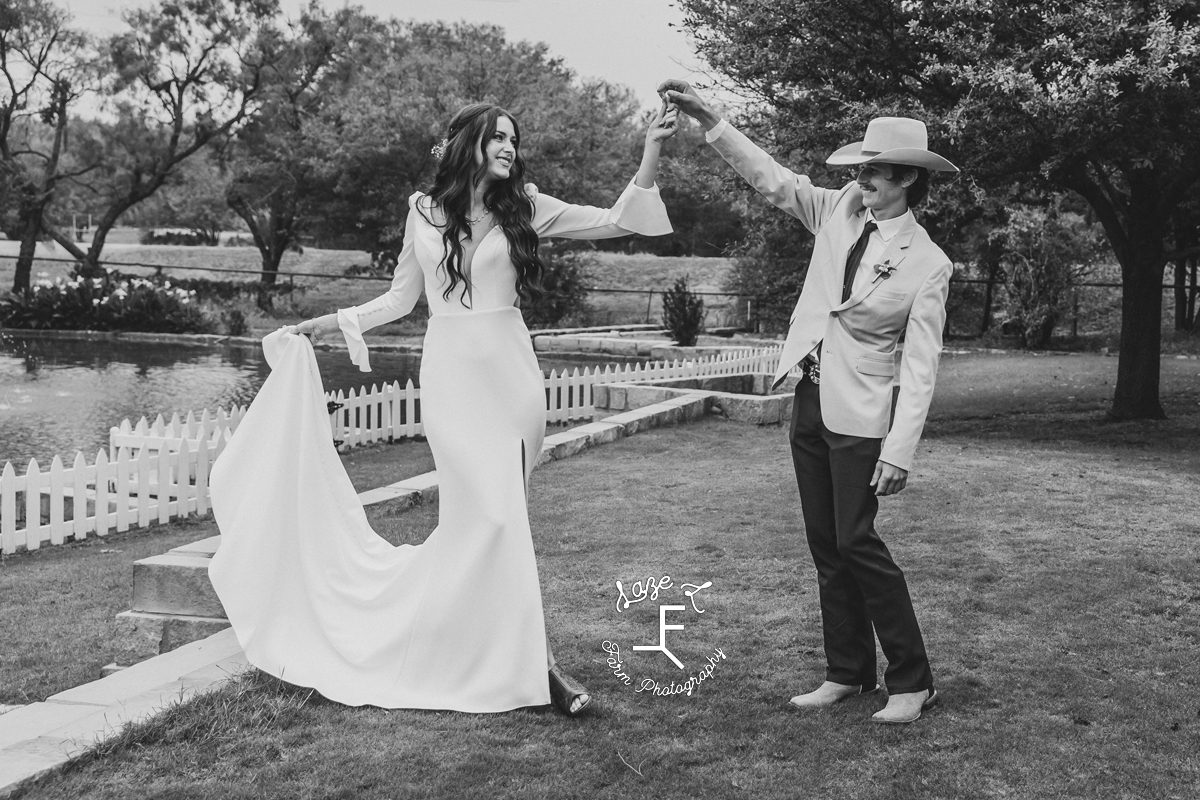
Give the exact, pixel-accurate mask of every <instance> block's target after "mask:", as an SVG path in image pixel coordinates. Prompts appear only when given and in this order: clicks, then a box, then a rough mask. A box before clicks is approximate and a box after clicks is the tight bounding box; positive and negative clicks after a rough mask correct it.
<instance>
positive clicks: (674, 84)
mask: <svg viewBox="0 0 1200 800" xmlns="http://www.w3.org/2000/svg"><path fill="white" fill-rule="evenodd" d="M658 94H659V95H660V96H661V97H662V98H663V100H665V101H666V102H667V104H668V106H670V107H672V108H678V109H679V110H680V111H682V112H683V113H685V114H687V115H688V116H689V117H691V118H692V119H694V120H696V121H697V122H699V123H700V124H701V125H702V126H703V127H704V130H706V131H708V130H712V128H713V126H715V125H716V124H717V123H718V122H720V121H721V115H720V114H718V113H716V112H715V111H713V110H712V109H711V108H710V107H709V105H708V103H706V102H704V98H702V97H701V96H700V95H698V94H696V90H695V89H693V88H692V86H691V84H689V83H688V82H687V81H681V80H679V79H678V78H667V79H666V80H665V81H663V82H662V83H660V84H659V85H658Z"/></svg>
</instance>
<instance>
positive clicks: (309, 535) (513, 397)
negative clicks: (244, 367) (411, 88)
mask: <svg viewBox="0 0 1200 800" xmlns="http://www.w3.org/2000/svg"><path fill="white" fill-rule="evenodd" d="M675 115H676V112H675V111H674V110H673V109H672V110H668V109H667V108H665V107H664V108H662V109H660V111H659V113H658V115H657V117H656V118H655V119H654V120H653V122H652V123H651V124H650V127H649V130H648V131H647V133H646V144H645V150H644V153H643V156H642V163H641V167H640V169H639V170H638V172H637V175H636V176H635V177H634V179H633V181H632V182H631V183H630V184H629V185H628V186H627V187H626V189H625V191H624V192H623V193H622V194H621V196H620V197H619V198H618V199H617V202H616V203H615V204H614V205H613V207H612V208H608V209H603V208H596V207H592V206H579V205H571V204H569V203H565V202H563V201H561V200H557V199H555V198H553V197H549V196H547V195H544V194H541V193H539V192H538V190H537V188H536V187H535V186H533V185H532V184H526V183H524V181H523V175H524V171H525V165H524V162H523V161H522V158H521V134H520V128H519V126H518V124H517V120H516V119H515V118H514V117H513V116H512V115H511V114H509V113H508V112H507V111H505V110H504V109H502V108H499V107H498V106H495V105H490V104H483V103H480V104H475V105H471V106H467V107H466V108H464V109H462V110H461V111H459V112H458V113H457V114H456V115H455V116H454V118H453V119H452V120H451V121H450V127H449V131H448V135H447V137H446V139H445V140H444V141H443V143H442V144H441V145H439V147H438V148H435V151H440V164H439V166H438V170H437V175H436V178H435V179H434V184H433V187H432V189H431V190H430V191H429V192H428V193H427V194H423V193H420V192H418V193H416V194H414V195H413V196H412V197H411V198H409V208H410V210H409V213H408V221H407V223H406V227H405V233H404V246H403V250H402V251H401V253H400V258H399V262H398V264H397V266H396V271H395V276H394V278H393V280H392V285H391V288H390V289H389V290H388V291H387V292H386V293H385V294H383V295H380V296H379V297H376V298H375V299H373V300H371V301H369V302H367V303H364V304H363V305H360V306H357V307H354V308H348V309H342V310H340V311H338V312H337V313H336V314H329V315H326V316H322V317H317V318H315V319H311V320H307V321H305V322H302V323H300V324H299V325H297V326H295V327H294V328H283V329H281V330H280V331H277V332H275V333H273V334H271V335H270V336H268V337H267V338H266V339H265V340H264V342H263V345H264V350H265V352H266V355H267V358H268V361H269V362H270V363H271V366H272V374H271V375H270V376H269V378H268V380H267V382H266V383H265V384H264V386H263V388H262V389H261V390H260V392H259V394H258V396H257V397H256V398H255V401H254V403H253V404H252V405H251V407H250V409H249V410H248V412H247V414H246V416H245V417H244V419H243V420H242V422H241V424H240V426H239V428H238V430H237V433H236V435H235V436H234V437H233V439H232V441H231V442H230V443H229V446H228V448H227V449H226V451H225V452H224V454H223V455H222V457H221V459H220V460H219V461H218V462H217V464H216V465H215V468H214V470H213V476H212V498H213V500H212V504H213V511H214V514H215V516H216V519H217V523H218V525H219V526H220V528H221V534H222V538H221V546H220V548H219V550H218V551H217V553H216V556H215V557H214V558H213V560H212V564H211V567H210V570H209V573H210V577H211V579H212V583H213V586H214V588H215V589H216V591H217V594H218V595H219V597H220V599H221V602H222V604H223V605H224V607H225V610H226V613H227V615H228V617H229V620H230V621H231V622H232V624H233V627H234V630H235V632H236V634H237V637H238V640H239V642H240V643H241V645H242V648H243V650H244V651H245V653H246V656H247V658H248V660H249V661H250V663H252V664H254V665H255V666H256V667H258V668H259V669H262V670H264V671H266V672H269V673H271V674H274V675H276V676H279V677H281V678H284V679H285V680H287V681H289V682H291V683H294V684H299V685H302V686H307V687H311V688H314V689H316V690H317V691H319V692H320V693H321V694H323V695H325V696H326V697H328V698H330V699H333V700H336V701H339V702H342V703H345V704H347V705H374V706H381V707H385V708H423V709H451V710H457V711H468V712H498V711H507V710H511V709H514V708H520V707H524V706H536V705H545V704H547V703H549V702H551V701H552V702H553V703H554V705H555V706H556V707H558V708H559V709H560V710H561V711H563V712H564V713H566V714H568V715H574V714H577V713H579V712H580V711H582V710H583V709H584V708H585V707H586V706H587V705H588V703H589V702H590V699H591V698H590V695H589V694H588V692H587V691H586V689H584V688H583V687H582V686H581V685H579V683H578V682H576V681H574V680H573V679H572V678H570V677H569V676H568V675H566V674H565V673H564V672H563V671H562V670H561V669H559V668H558V666H557V665H556V664H555V660H554V656H553V653H552V652H551V648H550V645H549V642H548V640H547V637H546V631H545V622H544V619H543V615H542V599H541V589H540V586H539V583H538V573H537V564H536V561H535V557H534V551H533V540H532V536H531V533H530V528H529V518H528V512H527V506H526V492H527V489H528V480H529V475H530V472H531V470H532V468H533V466H534V464H535V463H536V461H537V458H538V455H539V453H540V451H541V446H542V438H543V436H544V434H545V427H546V396H545V390H544V382H543V377H542V372H541V369H540V367H539V365H538V362H537V358H536V357H535V356H534V352H533V347H532V345H531V343H530V338H529V332H528V330H527V329H526V327H525V323H524V321H523V320H522V317H521V312H520V310H519V305H520V303H521V302H529V301H533V300H536V299H537V297H538V295H539V294H540V292H541V276H542V262H541V260H540V258H539V256H538V240H539V238H544V237H555V236H557V237H564V238H573V239H602V238H609V237H615V236H624V235H627V234H630V233H641V234H645V235H651V236H653V235H660V234H665V233H670V232H671V225H670V222H669V220H668V219H667V214H666V209H665V208H664V206H663V204H662V200H661V198H660V197H659V193H658V188H657V187H656V186H655V176H656V174H657V171H658V157H659V150H660V148H661V145H662V143H663V142H664V141H665V140H666V139H668V138H670V137H671V136H672V135H674V133H675V130H676V119H675ZM422 291H424V292H425V294H426V297H427V298H428V302H429V311H430V319H429V326H428V330H427V332H426V334H425V344H424V351H423V354H422V359H421V370H420V384H421V413H422V422H423V425H424V429H425V435H426V437H427V438H428V440H429V444H430V447H431V449H432V451H433V457H434V460H435V462H436V466H437V475H438V486H439V509H438V525H437V527H436V528H435V529H434V531H433V532H432V533H431V534H430V535H429V537H428V538H427V539H426V540H425V541H424V543H422V544H420V545H416V546H413V545H401V546H399V547H394V546H392V545H391V544H389V543H388V542H386V541H385V540H383V539H382V538H380V537H379V536H378V535H376V534H375V533H374V531H372V530H371V528H370V526H369V524H368V523H367V520H366V515H365V513H364V512H363V510H362V505H361V503H359V501H358V499H357V497H356V495H355V492H354V489H353V488H352V487H351V485H350V481H349V478H347V477H346V474H345V471H344V469H343V468H342V465H341V462H340V460H339V459H338V457H337V454H336V452H335V451H334V448H333V445H332V443H331V436H330V434H329V426H328V415H327V413H326V412H325V408H324V405H325V403H324V395H323V393H322V387H321V385H320V379H319V377H318V375H317V370H316V362H315V359H314V357H313V355H312V347H311V345H310V344H309V340H308V338H305V337H306V336H308V337H312V338H314V339H316V338H319V337H322V336H326V335H330V334H334V333H336V332H338V331H340V332H341V334H342V335H343V336H344V337H345V340H346V344H347V345H348V347H349V353H350V358H351V359H352V360H353V361H354V363H355V364H357V365H358V366H359V367H360V368H361V369H362V370H364V371H369V370H370V365H369V355H368V348H367V345H366V343H365V342H364V340H363V333H364V332H366V331H367V330H369V329H371V328H374V327H376V326H378V325H382V324H383V323H386V322H391V321H393V320H395V319H398V318H400V317H402V316H404V315H406V314H408V313H409V312H410V311H411V310H412V309H413V306H414V305H415V304H416V302H417V299H418V297H419V296H420V295H421V292H422ZM298 334H304V335H303V336H302V335H298Z"/></svg>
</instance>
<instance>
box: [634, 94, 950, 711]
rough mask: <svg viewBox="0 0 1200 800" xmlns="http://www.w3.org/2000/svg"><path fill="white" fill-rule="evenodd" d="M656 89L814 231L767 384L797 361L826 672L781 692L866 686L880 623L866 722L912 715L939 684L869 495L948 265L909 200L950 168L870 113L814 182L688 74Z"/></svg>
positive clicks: (897, 461) (823, 696) (818, 703)
mask: <svg viewBox="0 0 1200 800" xmlns="http://www.w3.org/2000/svg"><path fill="white" fill-rule="evenodd" d="M658 91H659V93H660V94H661V95H663V96H664V98H665V99H666V101H667V102H668V103H670V104H672V105H674V106H676V107H678V108H679V109H680V110H681V111H683V112H684V113H685V114H688V115H689V116H691V117H693V118H695V119H696V120H697V121H698V122H699V123H700V124H701V125H702V126H703V127H704V129H705V130H706V131H707V134H706V138H707V140H708V142H709V143H710V144H711V145H712V146H713V147H714V148H716V150H717V152H719V153H720V154H721V156H722V157H724V159H725V160H726V161H728V162H729V163H730V164H731V165H732V166H733V168H734V169H735V170H737V171H738V173H739V174H740V175H741V176H742V177H743V178H745V179H746V180H747V181H748V182H749V183H750V184H751V185H752V186H753V187H754V188H755V189H757V190H758V192H759V193H760V194H762V195H763V196H764V197H766V198H767V199H768V200H770V201H771V202H772V203H773V204H775V205H776V206H778V207H779V208H781V209H783V210H784V211H786V212H788V213H789V214H791V215H793V216H795V217H797V218H798V219H799V220H800V221H801V222H802V223H803V224H804V226H805V227H806V228H808V229H809V230H810V231H812V232H813V233H814V234H815V235H816V241H815V243H814V245H813V255H812V261H811V263H810V265H809V268H808V275H807V277H806V279H805V281H804V289H803V291H802V292H801V293H800V300H799V302H798V303H797V304H796V310H795V311H794V312H793V313H792V318H791V325H790V327H789V329H788V336H787V341H786V343H785V344H784V347H783V353H782V356H781V357H780V361H779V369H778V371H777V372H776V373H775V384H776V385H778V384H779V383H780V382H781V381H782V380H783V379H784V377H786V376H787V374H788V372H790V371H791V369H792V368H793V367H795V366H796V365H797V364H799V365H800V366H801V368H802V371H803V378H802V379H801V381H800V382H799V383H798V384H797V385H796V396H795V402H794V405H793V410H792V425H791V431H790V437H791V446H792V461H793V464H794V466H795V469H796V482H797V484H798V485H799V488H800V505H801V509H802V511H803V514H804V527H805V531H806V533H807V537H808V544H809V549H810V550H811V551H812V557H813V561H814V562H815V563H816V567H817V582H818V584H819V586H820V594H821V620H822V627H823V631H824V640H825V657H826V662H827V669H826V673H825V677H826V679H825V682H824V683H823V684H821V686H820V687H818V688H817V689H816V690H815V691H812V692H809V693H807V694H801V695H798V696H796V697H793V698H792V699H791V703H792V704H793V705H795V706H798V707H801V708H821V707H825V706H830V705H833V704H834V703H837V702H839V701H841V700H845V699H847V698H849V697H853V696H855V695H859V694H866V693H869V692H873V691H875V690H876V689H877V688H879V687H878V685H877V684H876V667H875V635H878V636H879V643H880V646H881V648H882V649H883V653H884V655H885V656H886V657H887V660H888V666H887V671H886V672H885V673H884V682H885V683H886V685H887V690H888V702H887V706H886V707H885V708H883V709H882V710H881V711H879V712H878V713H876V714H875V715H874V716H873V717H872V720H873V721H875V722H881V723H892V724H901V723H907V722H914V721H916V720H917V719H919V718H920V716H921V712H922V711H924V710H925V709H927V708H930V707H931V706H933V705H934V704H936V703H937V700H938V695H937V691H936V690H935V689H934V688H933V673H932V672H931V671H930V668H929V659H928V657H927V656H926V654H925V643H924V641H923V639H922V637H921V629H920V626H919V625H918V624H917V617H916V613H915V612H914V611H913V605H912V600H911V599H910V597H909V593H908V585H907V583H906V582H905V580H904V573H903V572H901V571H900V568H899V567H897V566H896V564H895V562H894V561H893V560H892V556H891V554H890V553H889V552H888V548H887V546H886V545H885V544H884V543H883V540H882V539H880V538H879V534H878V533H877V532H876V531H875V514H876V512H877V511H878V509H879V501H878V497H880V496H887V495H891V494H895V493H896V492H899V491H900V490H901V489H903V488H904V486H905V484H906V483H907V482H908V469H909V466H910V465H911V463H912V459H913V454H914V452H915V450H916V447H917V441H918V440H919V439H920V436H921V429H922V428H923V427H924V424H925V416H926V414H927V413H928V411H929V401H930V398H931V397H932V396H933V384H934V377H935V375H936V373H937V365H938V355H939V354H940V353H941V349H942V327H943V325H944V323H945V320H946V294H947V291H948V287H949V281H950V275H951V273H952V272H953V266H952V265H951V263H950V259H949V258H947V257H946V254H945V253H943V252H942V251H941V250H940V249H939V248H938V247H937V246H936V245H935V244H934V243H933V242H932V241H930V239H929V235H928V234H927V233H926V232H925V229H924V228H922V227H921V226H920V225H918V224H917V222H916V220H915V219H914V218H913V214H912V211H911V210H910V209H911V207H912V206H915V205H916V204H918V203H920V202H921V201H922V200H923V199H924V198H925V195H926V193H927V191H928V188H929V172H930V170H935V171H943V172H957V171H958V168H957V167H955V166H954V165H953V164H951V163H950V162H949V161H947V160H946V159H944V158H942V157H941V156H939V155H936V154H934V153H932V152H930V151H929V149H928V146H927V142H926V131H925V125H924V123H922V122H919V121H918V120H915V119H906V118H900V117H880V118H877V119H874V120H872V121H871V123H870V124H869V125H868V126H867V131H866V136H865V137H864V139H863V141H861V142H856V143H854V144H850V145H847V146H845V147H843V148H841V149H840V150H838V151H837V152H835V153H834V154H833V155H831V156H830V157H829V158H828V159H827V163H829V164H846V165H855V166H857V167H858V175H857V178H856V179H855V180H854V181H853V182H851V183H848V184H847V185H845V186H843V187H842V188H841V189H836V190H833V189H820V188H817V187H814V186H813V185H812V183H811V182H810V181H809V179H808V178H807V177H805V176H803V175H797V174H795V173H794V172H792V171H791V170H789V169H787V168H786V167H784V166H782V165H780V164H779V163H777V162H776V161H775V160H774V159H773V158H771V156H769V155H767V154H766V153H765V152H764V151H763V150H761V149H760V148H758V147H757V146H756V145H754V144H753V143H752V142H751V141H750V140H749V139H747V138H746V137H745V136H744V135H742V134H741V133H740V132H738V131H737V130H735V129H734V128H733V127H732V126H730V125H729V124H728V123H727V122H726V121H725V120H723V119H721V118H720V117H719V116H718V115H717V114H716V113H714V112H713V110H712V109H711V108H710V107H709V106H708V104H707V103H706V102H705V101H704V100H703V99H702V98H701V97H700V96H699V95H698V94H696V92H695V90H693V89H692V88H691V87H690V86H689V85H688V84H687V83H685V82H683V81H679V80H668V81H664V82H663V83H662V85H660V86H659V87H658ZM901 337H903V338H904V349H903V353H904V354H903V358H902V359H900V363H899V371H900V389H899V394H898V396H897V397H896V400H895V413H894V415H893V414H892V404H893V391H892V383H893V379H894V377H895V374H896V359H895V357H894V354H895V352H896V345H897V343H898V342H899V340H900V338H901ZM872 630H873V631H874V632H872Z"/></svg>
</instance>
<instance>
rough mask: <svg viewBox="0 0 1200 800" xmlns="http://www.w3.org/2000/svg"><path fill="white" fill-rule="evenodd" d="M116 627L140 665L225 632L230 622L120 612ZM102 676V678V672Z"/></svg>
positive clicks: (225, 620) (181, 615) (139, 612)
mask: <svg viewBox="0 0 1200 800" xmlns="http://www.w3.org/2000/svg"><path fill="white" fill-rule="evenodd" d="M117 626H118V630H120V632H121V635H122V638H123V640H124V641H126V642H127V643H129V644H131V645H132V647H133V649H134V652H133V656H134V659H135V660H139V661H140V660H141V659H145V658H150V657H152V656H157V655H161V654H162V653H169V652H171V651H172V650H175V649H177V648H179V647H182V646H183V645H185V644H188V643H190V642H194V641H197V640H199V639H205V638H207V637H209V636H212V635H213V634H214V633H217V632H218V631H221V630H224V629H225V628H228V627H229V620H227V619H225V618H224V617H198V616H190V615H186V614H153V613H149V612H145V611H122V612H121V613H120V614H117ZM101 674H102V675H103V674H104V673H103V671H102V672H101Z"/></svg>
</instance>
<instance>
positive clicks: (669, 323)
mask: <svg viewBox="0 0 1200 800" xmlns="http://www.w3.org/2000/svg"><path fill="white" fill-rule="evenodd" d="M663 325H665V326H666V327H667V329H668V330H669V331H671V336H673V337H675V341H676V343H677V344H679V346H681V347H694V346H695V345H696V337H698V336H699V335H700V331H702V330H704V301H703V300H701V299H700V297H699V296H698V295H696V294H693V293H692V291H691V290H690V289H688V284H687V278H686V277H684V276H680V277H679V278H677V279H676V280H675V285H674V286H672V287H671V288H670V289H668V290H667V291H665V292H663Z"/></svg>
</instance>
